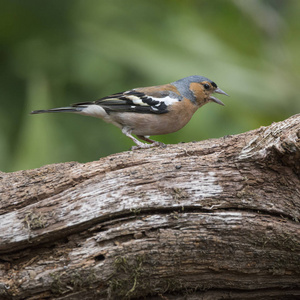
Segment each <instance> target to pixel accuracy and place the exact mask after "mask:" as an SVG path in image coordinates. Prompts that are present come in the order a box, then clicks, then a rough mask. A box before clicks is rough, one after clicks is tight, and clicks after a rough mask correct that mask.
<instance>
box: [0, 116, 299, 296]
mask: <svg viewBox="0 0 300 300" xmlns="http://www.w3.org/2000/svg"><path fill="white" fill-rule="evenodd" d="M299 137H300V115H295V116H293V117H291V118H289V119H287V120H285V121H283V122H279V123H274V124H272V125H271V126H269V127H261V128H259V129H257V130H254V131H250V132H246V133H244V134H239V135H235V136H228V137H224V138H220V139H212V140H207V141H202V142H197V143H189V144H178V145H168V146H167V147H166V148H157V149H148V150H139V151H134V152H132V151H129V152H123V153H118V154H114V155H111V156H108V157H105V158H101V159H100V160H99V161H95V162H91V163H86V164H79V163H63V164H55V165H49V166H44V167H41V168H39V169H35V170H27V171H19V172H15V173H0V179H1V182H0V198H1V202H0V214H1V216H0V299H53V298H55V299H126V298H128V299H129V298H131V299H133V298H138V297H140V296H143V297H145V298H146V299H182V297H183V296H185V299H283V297H286V298H284V299H296V298H297V297H300V280H299V278H300V243H299V242H300V224H299V219H300V184H299V177H300V142H299Z"/></svg>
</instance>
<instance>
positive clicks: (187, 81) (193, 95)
mask: <svg viewBox="0 0 300 300" xmlns="http://www.w3.org/2000/svg"><path fill="white" fill-rule="evenodd" d="M172 84H173V85H175V86H176V87H177V89H178V90H179V91H180V93H181V94H182V95H183V96H184V97H186V98H188V99H190V100H191V101H193V102H195V103H196V104H197V105H198V106H202V105H204V104H206V103H208V102H215V103H218V104H220V105H225V104H224V103H223V102H222V101H221V100H219V99H218V98H216V97H214V96H212V94H213V93H218V94H223V95H226V96H229V95H228V94H227V93H225V92H224V91H222V90H221V89H220V88H218V86H217V85H216V83H214V82H213V81H211V80H210V79H208V78H206V77H203V76H198V75H194V76H189V77H185V78H182V79H180V80H177V81H175V82H173V83H172Z"/></svg>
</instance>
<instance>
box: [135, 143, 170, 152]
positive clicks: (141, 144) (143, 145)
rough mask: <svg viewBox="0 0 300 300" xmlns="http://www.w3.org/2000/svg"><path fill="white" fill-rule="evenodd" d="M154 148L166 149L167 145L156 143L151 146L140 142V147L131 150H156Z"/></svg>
mask: <svg viewBox="0 0 300 300" xmlns="http://www.w3.org/2000/svg"><path fill="white" fill-rule="evenodd" d="M154 147H161V148H166V147H167V145H166V144H164V143H162V142H156V141H155V142H154V143H151V144H144V143H141V142H140V143H139V144H138V145H136V146H132V147H131V150H138V149H149V148H154Z"/></svg>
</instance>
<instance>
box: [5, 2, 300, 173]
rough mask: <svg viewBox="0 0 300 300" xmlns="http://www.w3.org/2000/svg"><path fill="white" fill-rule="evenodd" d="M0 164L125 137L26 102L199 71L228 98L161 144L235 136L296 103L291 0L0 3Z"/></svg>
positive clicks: (99, 150) (114, 145)
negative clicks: (44, 111)
mask: <svg viewBox="0 0 300 300" xmlns="http://www.w3.org/2000/svg"><path fill="white" fill-rule="evenodd" d="M0 3H1V11H0V20H1V21H0V22H1V27H0V28H1V30H0V43H1V52H0V59H1V73H0V74H1V89H0V99H1V100H0V105H1V109H0V125H1V126H0V154H1V155H0V169H1V170H2V171H14V170H20V169H28V168H34V167H39V166H41V165H44V164H51V163H57V162H65V161H72V160H75V161H80V162H86V161H91V160H97V159H99V158H100V157H102V156H105V155H108V154H111V153H116V152H119V151H125V150H128V149H129V148H130V146H131V145H132V142H131V141H130V140H129V139H128V138H127V137H125V136H124V135H123V134H122V133H121V131H120V130H119V129H118V128H115V127H114V126H113V125H110V124H106V123H104V122H103V121H102V120H98V119H94V118H86V117H83V116H78V115H72V114H49V115H46V114H45V115H35V116H33V115H29V112H30V111H31V110H35V109H45V108H53V107H59V106H66V105H68V104H70V103H75V102H81V101H92V100H96V99H97V98H100V97H103V96H106V95H108V94H111V93H115V92H119V91H123V90H127V89H130V88H134V87H140V86H150V85H158V84H163V83H168V82H172V81H175V80H177V79H179V78H182V77H185V76H189V75H194V74H197V75H203V76H206V77H208V78H210V79H212V80H214V81H215V82H217V84H218V85H219V86H220V87H221V88H222V89H223V90H225V91H226V92H227V93H228V94H230V96H231V97H230V98H225V97H222V100H223V101H224V102H225V103H226V106H225V107H221V106H218V105H214V104H209V105H206V106H205V107H203V108H202V109H200V110H199V111H198V112H197V113H196V114H195V116H194V117H193V119H192V120H191V122H190V123H189V124H188V125H187V126H186V127H185V128H183V129H182V130H180V131H179V132H176V133H173V134H170V135H166V136H160V137H155V138H156V139H158V140H160V141H162V142H165V143H178V142H180V141H184V142H189V141H193V140H197V141H199V140H202V139H207V138H213V137H221V136H224V135H228V134H236V133H240V132H244V131H247V130H250V129H254V128H257V127H259V126H263V125H269V124H270V123H272V122H274V121H279V120H283V119H285V118H287V117H289V116H291V115H293V114H295V113H298V112H299V108H300V106H299V96H298V93H299V91H298V87H299V70H300V60H299V53H300V52H299V46H300V40H299V29H300V28H299V26H300V22H299V11H300V1H297V0H294V1H292V0H285V1H281V0H269V1H267V0H265V1H263V0H251V1H248V0H232V1H223V0H214V1H209V0H202V1H201V0H198V1H197V0H194V1H193V0H186V1H183V0H152V1H140V0H127V1H124V0H111V1H104V0H89V1H84V0H64V1H37V0H36V1H33V0H26V1H24V0H20V1H17V0H7V1H3V0H1V1H0Z"/></svg>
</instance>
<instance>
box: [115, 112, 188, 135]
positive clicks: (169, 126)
mask: <svg viewBox="0 0 300 300" xmlns="http://www.w3.org/2000/svg"><path fill="white" fill-rule="evenodd" d="M111 117H112V118H113V119H114V120H115V121H116V122H117V123H119V124H122V127H127V128H128V129H130V130H131V132H132V133H133V134H135V135H143V136H145V135H161V134H167V133H172V132H176V131H178V130H179V129H181V128H182V127H184V126H185V125H186V124H187V123H188V121H189V120H190V119H191V117H192V114H191V115H188V116H186V117H184V118H178V117H176V116H173V115H172V113H166V114H136V113H130V112H128V113H114V115H113V116H112V115H111Z"/></svg>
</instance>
